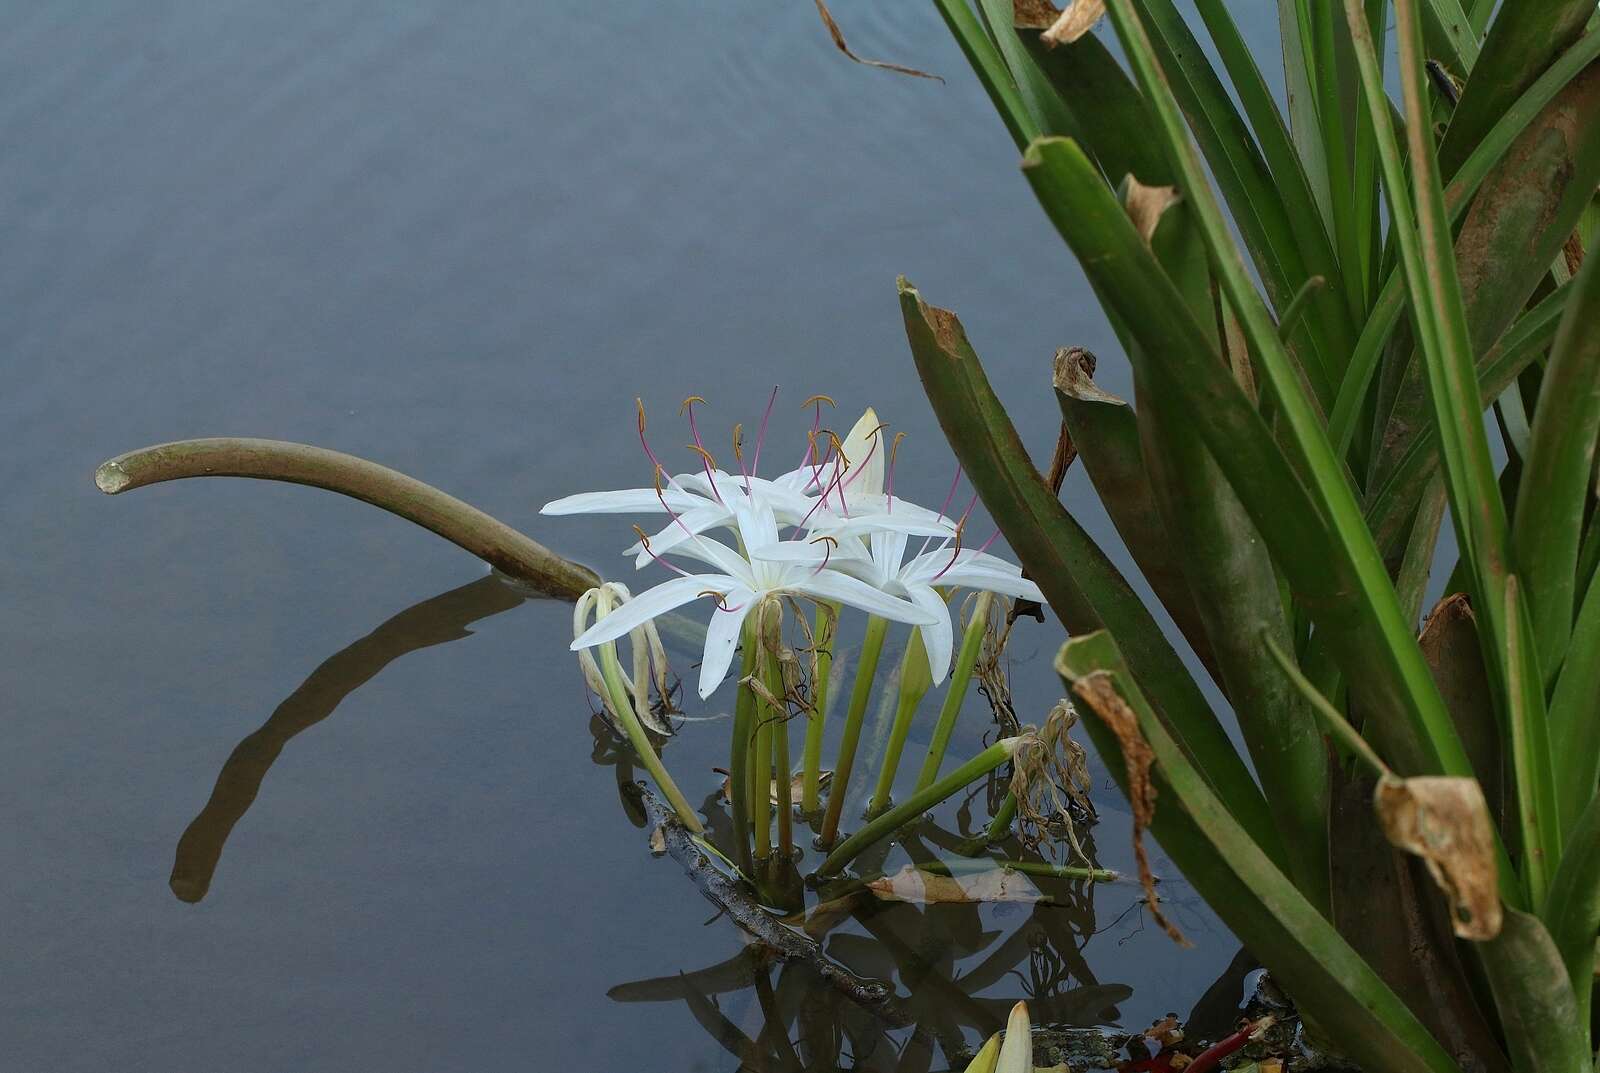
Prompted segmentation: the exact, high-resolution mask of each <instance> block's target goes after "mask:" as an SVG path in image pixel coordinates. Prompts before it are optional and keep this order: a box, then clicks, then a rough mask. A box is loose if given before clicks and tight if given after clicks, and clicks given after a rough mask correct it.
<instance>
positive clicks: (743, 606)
mask: <svg viewBox="0 0 1600 1073" xmlns="http://www.w3.org/2000/svg"><path fill="white" fill-rule="evenodd" d="M722 602H723V605H724V606H726V607H731V608H733V610H731V611H724V610H723V609H722V607H718V608H717V610H716V611H715V612H713V613H712V615H711V623H710V624H709V625H708V626H707V627H706V650H705V654H704V655H703V656H702V657H701V659H700V699H701V700H705V699H706V698H707V697H709V696H711V694H712V693H713V692H715V691H716V688H717V687H718V686H719V685H721V684H722V680H723V679H724V678H726V677H727V676H728V667H729V665H730V664H732V663H733V653H734V651H735V650H736V649H737V648H738V647H739V628H740V627H741V626H742V625H743V624H744V620H745V619H746V618H747V617H748V616H749V614H750V611H751V609H753V608H754V607H755V605H756V598H755V594H754V593H752V592H751V591H750V590H749V589H743V588H740V589H731V590H729V592H728V593H727V594H726V595H725V596H724V597H723V601H722Z"/></svg>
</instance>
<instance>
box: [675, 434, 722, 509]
mask: <svg viewBox="0 0 1600 1073" xmlns="http://www.w3.org/2000/svg"><path fill="white" fill-rule="evenodd" d="M684 446H685V448H686V449H687V450H690V451H693V452H694V453H695V454H697V455H699V456H700V461H701V462H703V463H704V464H705V469H706V483H707V484H709V485H710V486H711V494H712V495H713V496H715V497H716V500H717V502H718V503H722V493H721V492H719V491H717V478H716V474H715V472H714V471H715V469H716V465H717V460H716V459H715V458H712V457H711V452H710V451H708V450H706V449H705V448H704V447H702V446H700V445H699V444H698V443H690V444H685V445H684ZM722 505H723V506H727V504H726V503H722Z"/></svg>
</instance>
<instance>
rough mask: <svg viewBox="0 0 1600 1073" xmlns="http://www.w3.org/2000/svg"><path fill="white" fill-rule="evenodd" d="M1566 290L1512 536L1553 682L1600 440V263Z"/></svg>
mask: <svg viewBox="0 0 1600 1073" xmlns="http://www.w3.org/2000/svg"><path fill="white" fill-rule="evenodd" d="M1567 289H1568V290H1569V291H1570V292H1571V294H1570V295H1569V297H1568V299H1567V308H1566V312H1565V314H1564V315H1563V316H1562V319H1561V326H1560V328H1559V329H1558V330H1557V332H1556V341H1555V345H1554V346H1553V347H1551V350H1550V360H1549V362H1548V363H1547V364H1546V365H1545V370H1544V382H1543V385H1542V387H1541V388H1540V389H1539V405H1538V407H1537V408H1536V410H1535V416H1534V419H1533V428H1532V432H1531V435H1530V443H1529V451H1528V454H1527V455H1526V456H1525V457H1524V459H1523V470H1522V490H1521V493H1520V494H1519V496H1518V499H1517V511H1516V520H1515V523H1514V526H1513V529H1512V534H1511V537H1512V554H1513V555H1514V556H1515V560H1516V564H1517V571H1518V573H1519V574H1521V575H1522V577H1523V579H1524V581H1525V582H1526V586H1527V596H1528V603H1529V605H1530V611H1531V614H1532V617H1533V632H1534V639H1535V641H1536V642H1537V644H1538V646H1539V660H1540V665H1541V666H1542V667H1544V668H1545V673H1546V675H1553V674H1554V673H1555V670H1556V668H1557V667H1559V666H1560V664H1561V660H1562V658H1563V657H1564V656H1565V655H1566V651H1567V641H1568V640H1569V639H1570V637H1571V634H1572V619H1573V615H1574V605H1575V602H1576V599H1577V596H1576V593H1577V569H1578V548H1579V544H1580V542H1581V541H1582V539H1583V521H1584V512H1585V508H1586V507H1587V506H1588V503H1589V482H1590V476H1591V474H1592V473H1593V471H1594V456H1595V437H1596V435H1597V433H1600V330H1597V326H1600V257H1590V258H1588V259H1587V262H1586V263H1585V265H1584V267H1583V269H1582V271H1580V272H1579V273H1578V276H1577V278H1576V279H1574V280H1573V281H1572V283H1571V285H1570V286H1569V287H1568V288H1567Z"/></svg>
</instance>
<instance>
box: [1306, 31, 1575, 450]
mask: <svg viewBox="0 0 1600 1073" xmlns="http://www.w3.org/2000/svg"><path fill="white" fill-rule="evenodd" d="M1596 57H1600V33H1597V34H1590V35H1588V36H1586V37H1584V38H1583V39H1582V40H1580V41H1579V42H1578V43H1577V44H1575V45H1573V46H1572V47H1571V48H1570V49H1568V50H1567V51H1566V52H1565V53H1563V54H1562V55H1561V57H1560V59H1558V60H1557V61H1556V62H1555V63H1553V64H1551V65H1550V68H1549V69H1548V70H1547V71H1545V73H1544V74H1542V75H1540V76H1539V78H1538V79H1536V80H1535V81H1534V83H1533V84H1532V85H1531V86H1529V87H1528V89H1527V91H1526V92H1524V93H1523V94H1522V96H1520V97H1518V98H1517V100H1516V101H1515V102H1514V103H1513V104H1512V105H1511V107H1509V108H1507V109H1506V110H1505V112H1504V113H1503V114H1502V115H1501V116H1500V117H1499V118H1498V119H1497V120H1496V121H1495V123H1494V125H1493V126H1492V127H1491V128H1490V129H1489V132H1488V133H1487V134H1485V135H1484V137H1483V138H1482V139H1481V140H1480V141H1479V142H1478V144H1477V146H1476V147H1474V148H1473V150H1472V153H1471V154H1470V155H1469V156H1468V157H1467V159H1466V161H1465V162H1464V163H1463V164H1462V165H1461V166H1460V167H1459V168H1458V169H1456V171H1455V174H1454V175H1453V176H1452V177H1451V179H1450V185H1449V186H1447V187H1445V191H1444V197H1445V205H1446V207H1447V208H1448V209H1449V213H1450V221H1451V223H1452V224H1456V223H1459V222H1460V220H1461V217H1462V216H1463V215H1464V214H1465V212H1466V210H1467V207H1468V206H1469V205H1471V204H1472V198H1473V195H1474V194H1476V193H1477V192H1478V187H1479V186H1480V185H1481V184H1482V183H1483V180H1484V179H1485V178H1486V177H1487V176H1488V175H1489V173H1490V171H1492V170H1493V169H1494V167H1495V166H1496V165H1497V164H1498V163H1499V162H1500V160H1501V159H1503V158H1504V156H1505V154H1506V151H1507V150H1508V149H1509V148H1510V147H1511V144H1512V143H1513V142H1514V141H1515V140H1516V139H1517V138H1518V136H1519V135H1521V133H1522V131H1523V130H1524V129H1525V128H1526V127H1527V126H1528V124H1529V123H1530V122H1532V121H1533V119H1534V118H1535V117H1536V116H1538V115H1539V114H1540V112H1541V111H1542V110H1543V109H1544V107H1545V105H1547V104H1549V103H1550V101H1551V99H1552V98H1554V97H1555V96H1556V94H1557V93H1559V92H1561V90H1562V89H1564V88H1565V87H1566V85H1567V83H1569V82H1571V81H1572V79H1573V78H1574V77H1575V76H1576V75H1577V74H1578V72H1579V71H1582V70H1583V69H1584V68H1585V67H1587V66H1588V65H1589V64H1590V63H1591V62H1593V61H1594V60H1595V59H1596ZM1405 306H1406V294H1405V280H1404V273H1403V272H1402V271H1401V270H1400V269H1399V268H1398V267H1396V268H1395V269H1393V270H1392V271H1391V272H1390V273H1389V278H1388V279H1387V280H1386V281H1385V282H1384V286H1383V290H1382V293H1381V294H1380V295H1379V297H1378V299H1377V301H1376V302H1375V303H1374V305H1373V308H1372V311H1371V313H1370V314H1369V315H1368V318H1367V322H1366V324H1365V325H1363V326H1362V329H1361V337H1360V338H1359V339H1358V340H1357V342H1356V348H1355V353H1354V354H1353V355H1352V357H1351V360H1350V364H1349V365H1348V366H1347V367H1346V369H1345V374H1344V379H1343V380H1342V381H1341V382H1340V384H1339V395H1338V398H1337V399H1336V400H1335V402H1334V406H1333V412H1332V413H1331V414H1329V416H1328V434H1329V436H1330V437H1331V438H1332V439H1333V442H1334V446H1335V447H1336V448H1337V449H1338V450H1339V451H1340V452H1341V453H1343V452H1344V451H1346V450H1348V448H1349V445H1350V440H1351V435H1352V433H1353V432H1354V431H1355V423H1356V418H1357V416H1359V412H1360V407H1361V404H1362V402H1363V400H1364V399H1365V397H1366V394H1367V388H1368V387H1369V385H1370V384H1371V380H1372V374H1373V372H1374V370H1376V368H1377V365H1378V359H1379V357H1380V356H1381V355H1382V353H1383V348H1384V347H1385V346H1386V345H1387V344H1388V342H1389V340H1390V337H1391V335H1392V333H1393V331H1394V326H1395V325H1396V324H1397V323H1399V320H1400V314H1401V313H1403V312H1404V311H1405ZM1519 323H1520V321H1519ZM1515 330H1516V328H1515V327H1513V328H1512V331H1513V332H1514V331H1515ZM1507 334H1508V335H1509V334H1510V333H1509V332H1508V333H1507ZM1503 342H1504V341H1502V343H1503ZM1487 360H1488V355H1485V356H1484V358H1483V359H1482V360H1480V361H1479V364H1478V368H1479V375H1480V377H1481V376H1482V374H1483V369H1484V364H1485V362H1486V361H1487ZM1497 394H1498V393H1497Z"/></svg>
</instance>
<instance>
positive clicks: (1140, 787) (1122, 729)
mask: <svg viewBox="0 0 1600 1073" xmlns="http://www.w3.org/2000/svg"><path fill="white" fill-rule="evenodd" d="M1072 691H1073V692H1074V693H1076V694H1077V695H1078V696H1079V697H1080V698H1082V700H1083V702H1084V703H1085V704H1087V705H1088V706H1089V708H1090V709H1091V710H1092V711H1093V712H1094V714H1095V715H1097V716H1099V717H1100V721H1101V722H1103V723H1104V724H1105V725H1106V726H1107V727H1109V728H1110V729H1111V733H1113V734H1115V735H1116V738H1117V746H1118V748H1119V749H1120V750H1121V751H1122V763H1123V766H1124V767H1125V768H1126V769H1127V777H1128V803H1129V804H1131V805H1132V806H1133V859H1134V861H1135V862H1136V863H1137V864H1138V866H1139V885H1140V886H1142V887H1143V888H1144V898H1145V904H1146V905H1148V906H1149V907H1150V919H1152V920H1154V921H1155V922H1156V923H1157V924H1159V925H1160V926H1161V929H1162V930H1163V931H1165V932H1166V933H1167V935H1168V936H1169V937H1170V938H1171V939H1172V941H1173V942H1175V943H1177V944H1178V945H1179V946H1193V945H1194V944H1193V943H1191V942H1190V941H1189V940H1188V939H1186V938H1184V935H1183V932H1181V931H1179V930H1178V926H1177V925H1176V924H1174V923H1173V922H1172V921H1170V920H1168V919H1167V916H1166V914H1165V913H1163V912H1162V911H1161V902H1160V900H1159V899H1158V898H1157V897H1156V877H1155V875H1154V874H1153V873H1152V872H1151V871H1150V856H1149V854H1147V853H1146V852H1145V848H1144V832H1145V829H1146V828H1148V827H1149V826H1150V821H1151V820H1153V819H1155V815H1156V784H1155V782H1154V781H1152V780H1151V778H1150V769H1151V768H1152V767H1153V766H1154V765H1155V762H1156V754H1155V750H1153V749H1151V748H1150V743H1149V742H1147V741H1145V740H1144V735H1143V734H1141V733H1140V732H1139V717H1138V716H1137V715H1135V714H1134V712H1133V709H1132V708H1130V707H1128V702H1127V701H1125V700H1123V699H1122V694H1120V693H1118V692H1117V687H1116V685H1115V684H1114V683H1113V682H1112V679H1111V675H1110V674H1108V673H1106V672H1105V671H1097V672H1095V673H1094V674H1086V675H1084V676H1083V677H1082V678H1079V679H1078V680H1077V681H1076V682H1074V683H1072Z"/></svg>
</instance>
